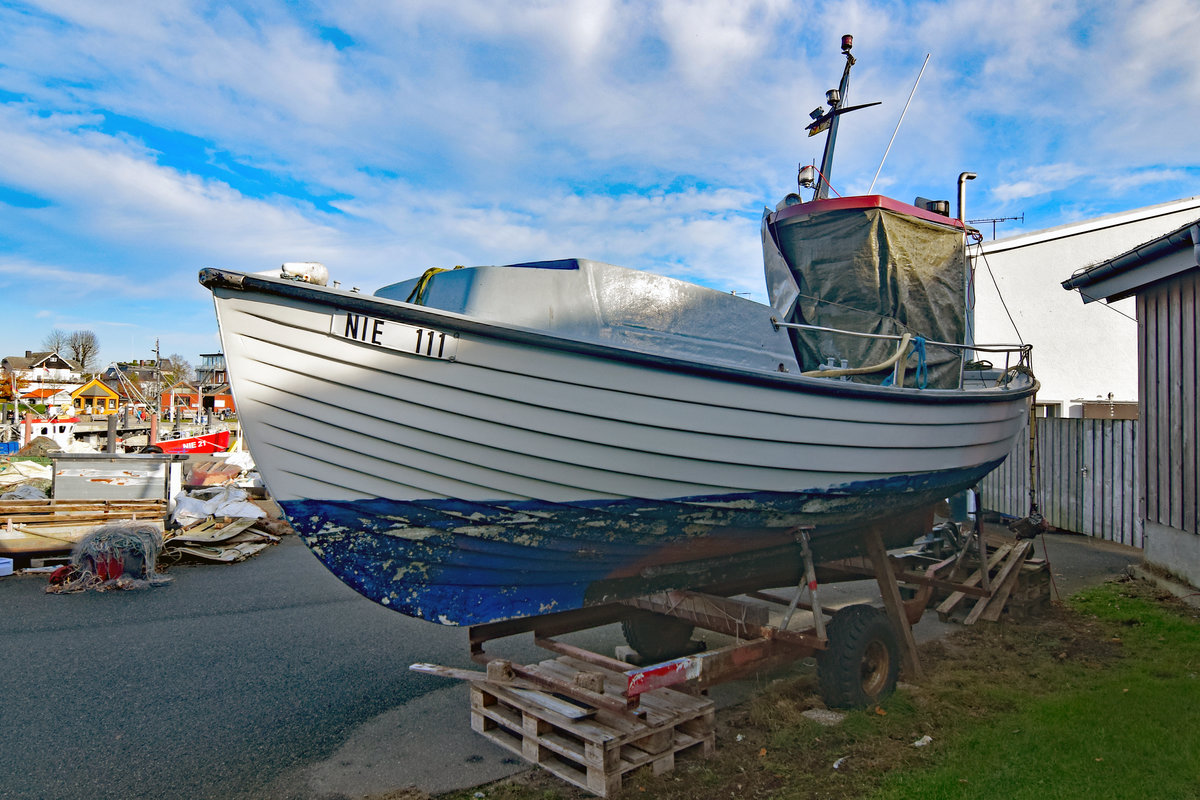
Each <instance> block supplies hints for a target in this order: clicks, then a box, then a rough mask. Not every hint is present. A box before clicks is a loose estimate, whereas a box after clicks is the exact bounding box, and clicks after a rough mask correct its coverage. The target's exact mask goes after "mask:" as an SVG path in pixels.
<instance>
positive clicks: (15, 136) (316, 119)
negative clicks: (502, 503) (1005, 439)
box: [0, 0, 1200, 324]
mask: <svg viewBox="0 0 1200 800" xmlns="http://www.w3.org/2000/svg"><path fill="white" fill-rule="evenodd" d="M322 28H337V29H339V30H340V31H342V32H343V33H344V34H345V36H346V37H348V42H342V41H340V40H339V41H338V45H337V46H335V44H334V43H331V42H327V41H324V40H322V39H321V35H320V30H321V29H322ZM843 33H852V34H854V35H855V40H856V47H855V51H854V52H855V54H856V55H857V57H858V59H859V64H858V66H856V67H855V72H854V84H853V87H852V90H851V102H854V103H858V102H867V101H871V100H883V101H885V105H884V106H881V107H879V108H875V109H870V110H866V111H862V112H857V113H856V114H853V115H851V116H849V117H847V118H846V122H845V123H844V124H843V125H842V128H841V134H840V140H839V153H838V160H837V164H836V165H835V166H836V169H835V172H834V185H835V188H837V189H838V190H839V191H841V192H842V193H850V192H856V191H865V189H866V188H867V185H868V184H869V183H870V178H871V176H872V175H873V174H874V172H875V169H876V167H877V166H878V163H879V159H880V157H881V156H882V154H883V149H884V147H885V146H886V144H887V140H888V137H889V136H890V135H891V132H892V127H893V126H894V123H895V120H896V118H897V116H898V115H899V113H900V110H901V108H902V107H903V104H904V101H905V100H906V98H907V96H908V92H909V90H910V89H911V86H912V81H913V80H914V79H915V78H916V74H917V71H918V69H919V68H920V64H921V61H922V59H923V58H924V55H925V53H927V52H928V53H931V54H932V57H931V60H930V67H929V70H928V71H927V73H926V75H925V77H924V78H923V80H922V84H921V88H920V90H919V91H918V93H917V95H916V97H915V98H914V102H913V107H912V109H911V110H910V111H909V114H908V117H907V118H906V120H905V123H904V127H902V128H901V131H900V133H899V135H898V137H897V141H896V144H895V146H894V147H893V149H892V152H891V153H890V155H889V156H888V162H887V164H886V165H885V167H884V170H883V172H882V174H881V176H880V184H879V186H877V189H880V188H883V187H886V188H887V190H888V191H889V192H890V193H892V194H894V195H895V196H897V197H899V198H900V199H904V200H910V199H911V198H912V196H914V195H916V194H922V195H925V196H932V197H952V195H953V191H954V180H955V177H956V176H957V174H958V173H959V172H960V171H962V170H964V169H969V170H973V171H976V172H978V173H979V174H980V180H979V181H978V182H977V184H976V185H973V186H972V190H973V195H972V202H971V207H972V209H976V208H978V209H979V210H980V213H981V214H984V213H988V212H987V211H986V209H987V206H988V205H989V204H990V205H991V206H997V207H998V208H996V209H992V210H994V211H997V213H999V209H1005V210H1011V211H1013V212H1014V213H1015V212H1016V211H1017V210H1018V209H1021V210H1028V212H1029V216H1030V220H1029V223H1028V224H1029V225H1031V226H1038V225H1039V224H1044V225H1051V224H1056V223H1057V222H1060V221H1062V220H1061V219H1059V218H1058V217H1057V216H1055V215H1064V214H1071V213H1075V212H1074V211H1073V209H1079V208H1087V209H1092V208H1094V209H1095V210H1096V213H1103V212H1105V211H1113V210H1119V209H1120V208H1123V207H1130V206H1132V205H1136V204H1137V203H1139V202H1146V203H1149V202H1157V201H1161V200H1165V199H1171V195H1168V196H1162V193H1164V192H1168V193H1174V196H1183V195H1192V194H1197V193H1198V192H1197V190H1195V189H1194V188H1188V187H1191V186H1192V185H1193V184H1194V181H1195V179H1196V176H1197V175H1200V169H1198V168H1197V161H1196V156H1195V130H1196V128H1197V125H1198V124H1200V48H1196V47H1195V46H1194V42H1196V41H1200V6H1197V5H1196V4H1195V3H1193V2H1189V0H1148V2H1145V3H1134V2H1133V0H1119V2H1116V3H1115V4H1114V3H1100V2H1099V1H1098V0H1094V1H1092V0H1089V1H1088V2H1082V1H1078V0H1055V1H1054V2H1048V3H1047V2H1043V0H1016V1H1015V2H1013V3H1009V4H996V3H992V2H985V0H962V2H958V3H952V4H950V3H945V2H928V0H917V2H913V3H908V4H903V5H900V4H895V3H884V2H879V0H842V1H841V2H833V3H826V4H818V5H817V6H815V7H814V6H813V5H812V4H808V3H801V2H799V1H798V0H749V2H746V3H734V4H730V3H727V2H726V3H720V2H716V0H658V1H657V2H655V1H653V0H562V2H550V1H548V0H537V1H536V2H498V1H497V0H461V2H456V3H450V4H447V3H445V2H442V1H441V0H409V1H408V2H403V3H394V4H393V3H377V2H374V0H341V1H340V2H336V3H335V2H329V0H324V1H323V2H322V1H321V0H318V2H316V3H312V4H306V5H304V6H297V5H295V4H290V3H285V2H279V0H259V1H257V2H255V3H253V4H247V3H240V4H226V5H220V4H218V5H215V6H213V5H209V4H201V3H195V2H187V1H186V0H166V1H164V2H149V1H148V0H137V1H136V2H130V3H122V4H103V3H93V2H85V1H84V0H77V1H76V2H66V1H65V0H60V1H57V2H40V3H36V4H35V5H32V6H30V5H22V6H20V7H19V8H18V7H15V6H9V7H5V8H0V45H2V46H3V47H4V48H5V65H4V66H3V67H0V89H5V90H7V91H9V92H11V93H15V94H18V95H21V96H22V98H21V99H15V100H12V101H10V102H8V103H5V104H3V105H0V148H3V150H4V152H5V155H6V157H5V159H3V160H0V188H2V187H10V188H12V189H16V190H18V191H21V192H25V193H28V194H30V195H33V196H35V197H41V198H44V199H45V200H47V201H49V204H48V205H46V206H44V207H40V208H26V207H6V208H5V214H4V215H3V216H2V217H0V232H3V233H4V234H5V235H6V236H7V237H8V238H9V239H10V240H12V241H14V242H15V243H16V245H15V247H16V249H17V250H19V252H20V253H21V254H22V255H21V257H20V258H18V257H15V256H14V257H13V258H12V259H11V260H10V261H9V262H7V263H10V264H13V263H21V264H26V265H28V266H30V267H31V268H33V269H35V270H41V271H40V272H38V273H37V274H38V275H39V276H40V277H39V280H44V281H46V282H48V283H50V284H52V285H55V286H59V285H61V286H62V287H64V290H66V289H71V288H73V287H74V288H78V289H79V290H80V291H83V290H84V289H87V290H88V291H94V292H105V291H109V287H111V286H112V285H113V283H114V281H113V279H114V278H119V279H121V280H122V281H123V282H124V283H126V284H131V285H132V288H130V289H129V290H128V291H129V296H131V297H134V298H135V299H138V298H142V299H146V300H149V299H152V298H154V297H181V298H184V299H185V300H186V302H188V303H192V304H193V306H189V308H198V309H199V311H197V312H195V313H196V315H197V316H198V317H205V316H206V315H209V314H210V311H208V310H207V309H206V308H205V307H204V300H205V298H204V292H203V291H202V290H201V289H200V287H198V286H197V285H196V282H195V270H196V269H197V268H198V267H199V266H204V265H220V266H230V267H234V268H245V269H263V268H268V267H270V266H273V265H274V264H275V263H277V262H279V261H282V260H285V259H286V260H292V259H306V258H314V259H319V260H325V261H327V262H328V263H329V264H330V266H331V268H332V269H333V270H334V272H335V273H336V274H340V275H345V276H347V278H346V282H350V281H353V282H356V283H357V284H359V285H363V286H364V287H367V286H373V285H378V284H380V283H384V282H390V281H392V280H396V279H399V278H403V277H408V276H410V275H412V274H416V273H417V272H419V271H421V270H422V269H424V268H425V267H428V266H435V265H437V266H445V265H452V264H454V263H487V262H492V263H495V262H504V261H512V260H528V259H536V258H554V257H564V256H585V257H592V258H599V259H602V260H609V261H613V262H615V263H621V264H625V265H628V266H635V267H647V268H652V269H655V270H658V271H662V272H669V273H672V274H678V275H683V276H688V277H694V278H698V279H701V280H704V281H707V282H710V283H711V284H713V285H714V286H718V287H720V288H736V289H737V290H738V291H745V290H752V291H755V292H760V293H761V291H762V278H761V262H760V256H759V252H758V250H759V240H758V221H757V217H758V212H759V210H760V209H761V207H762V206H763V205H764V204H766V205H772V206H773V205H774V203H775V202H776V200H778V198H779V197H780V196H782V194H784V193H785V192H787V191H790V190H792V189H793V188H794V179H795V177H794V176H795V168H796V163H797V162H798V161H804V162H808V161H809V160H813V159H816V158H819V156H820V148H821V145H822V139H820V138H817V139H808V138H807V137H806V136H805V135H804V132H803V126H804V125H805V124H806V123H807V121H808V119H807V112H808V110H809V109H810V108H812V107H813V106H814V105H816V104H817V102H818V101H820V100H821V99H822V98H823V94H824V91H825V89H827V88H830V87H831V86H834V85H836V83H837V79H838V77H839V76H840V74H841V68H842V63H843V60H842V58H841V56H840V54H839V50H838V40H839V37H840V35H841V34H843ZM343 45H346V46H343ZM339 47H340V48H341V49H339ZM176 132H178V133H179V134H183V135H184V136H185V137H186V138H181V137H178V136H176ZM1089 196H1091V198H1095V197H1099V198H1100V200H1099V201H1097V202H1095V203H1090V202H1088V200H1089ZM976 197H977V198H978V199H975V198H976ZM1142 198H1146V199H1145V200H1142ZM2 200H3V195H0V201H2ZM1105 203H1107V204H1109V205H1105ZM1112 204H1116V205H1115V206H1114V205H1112ZM330 208H332V209H333V210H332V211H330V210H328V209H330ZM1038 219H1041V220H1042V222H1041V223H1038V222H1037V221H1036V220H1038ZM76 275H77V276H78V278H77V279H76V278H73V277H72V276H76ZM0 276H2V277H0V279H2V280H11V279H13V278H15V277H16V273H14V272H12V271H11V270H10V271H5V270H4V268H3V267H0ZM119 291H120V289H112V292H113V296H116V295H117V294H118V293H119ZM36 307H37V308H44V306H43V305H37V306H36ZM72 313H73V314H74V312H72ZM75 317H76V318H83V317H82V315H78V314H76V315H75ZM109 319H113V317H109ZM197 324H210V323H207V322H206V323H197Z"/></svg>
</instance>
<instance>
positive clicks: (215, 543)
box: [166, 472, 291, 563]
mask: <svg viewBox="0 0 1200 800" xmlns="http://www.w3.org/2000/svg"><path fill="white" fill-rule="evenodd" d="M193 474H194V473H193ZM208 474H212V473H211V472H209V473H208ZM171 522H172V524H173V525H174V526H176V527H178V528H179V530H178V531H177V532H175V533H174V534H172V535H171V536H170V538H169V539H168V541H167V545H166V546H167V551H168V554H169V555H170V556H172V557H173V558H177V559H179V558H184V557H187V556H192V557H195V558H200V559H204V560H206V561H223V562H226V563H229V562H233V561H241V560H242V559H244V558H249V557H250V556H252V555H254V554H255V553H258V552H259V551H261V550H263V549H265V548H267V547H270V546H271V545H272V544H275V543H276V542H278V541H279V537H280V536H281V535H283V534H285V533H288V532H290V530H291V529H290V528H289V527H288V526H287V523H285V522H283V520H281V519H271V518H270V516H269V515H268V514H267V512H266V511H264V510H263V507H262V506H261V505H259V504H258V503H255V502H254V501H252V500H250V496H249V494H248V493H247V492H246V490H245V489H242V488H239V487H237V486H235V485H233V484H232V483H227V484H225V485H223V486H210V487H207V488H203V489H195V490H193V491H191V492H181V493H180V494H179V495H177V496H176V498H175V511H174V513H173V514H172V515H171Z"/></svg>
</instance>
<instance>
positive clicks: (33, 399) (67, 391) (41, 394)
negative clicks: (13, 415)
mask: <svg viewBox="0 0 1200 800" xmlns="http://www.w3.org/2000/svg"><path fill="white" fill-rule="evenodd" d="M74 388H77V387H74V386H72V387H70V388H63V389H58V388H52V387H42V388H40V389H32V390H30V391H27V392H25V393H24V394H22V395H21V402H22V403H24V404H26V405H30V406H45V407H46V415H47V416H50V417H54V416H59V415H62V414H66V415H68V416H70V414H71V413H72V411H73V409H72V407H71V405H72V403H73V402H74V398H72V397H71V389H74Z"/></svg>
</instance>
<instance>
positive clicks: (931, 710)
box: [448, 582, 1200, 800]
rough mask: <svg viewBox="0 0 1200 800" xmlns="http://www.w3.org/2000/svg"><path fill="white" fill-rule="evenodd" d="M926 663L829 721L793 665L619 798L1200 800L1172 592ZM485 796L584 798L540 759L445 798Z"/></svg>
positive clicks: (1199, 724) (1193, 640)
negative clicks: (867, 704) (867, 703)
mask: <svg viewBox="0 0 1200 800" xmlns="http://www.w3.org/2000/svg"><path fill="white" fill-rule="evenodd" d="M922 660H923V663H924V666H925V668H926V671H927V676H926V680H925V681H923V682H922V684H921V685H920V686H909V685H902V686H901V688H900V690H899V691H898V692H897V693H896V694H895V695H894V696H893V697H892V698H891V699H889V700H888V702H887V703H886V704H884V705H883V706H882V707H880V708H878V709H871V710H867V711H860V712H852V713H850V714H848V715H847V716H846V718H845V720H844V721H843V722H842V723H841V724H839V725H836V726H833V727H825V726H823V725H821V724H818V723H816V722H814V721H812V720H810V719H808V718H806V717H804V716H803V713H802V712H804V711H805V710H807V709H809V708H817V707H821V703H820V700H819V699H818V697H817V690H816V675H815V672H814V670H813V669H812V668H811V667H804V666H801V667H798V668H796V669H794V670H793V671H791V672H790V673H788V674H786V675H785V676H784V677H782V678H779V679H777V680H775V681H774V682H772V683H771V684H769V685H768V686H767V687H765V688H764V690H763V691H762V692H760V693H759V694H758V696H756V698H755V699H754V700H753V701H752V702H751V703H749V704H748V705H746V706H743V707H740V708H737V709H731V710H726V711H723V712H721V713H719V714H718V722H719V725H720V727H719V730H718V738H717V753H716V755H715V756H714V757H713V758H711V759H708V760H704V761H693V762H690V763H689V762H686V761H685V762H681V763H680V764H679V765H677V767H676V770H675V771H674V772H672V773H670V774H667V775H663V776H659V777H653V776H650V775H648V774H647V775H641V774H639V775H635V776H634V777H632V778H631V779H629V780H627V782H626V788H625V790H624V792H623V793H622V795H621V796H622V797H625V798H634V797H639V798H643V797H653V798H665V799H666V800H693V798H697V797H702V798H725V797H733V798H763V799H764V800H766V799H767V798H770V799H771V800H792V799H793V798H795V799H796V800H801V799H803V800H817V798H870V800H899V799H900V798H904V799H905V800H908V799H909V798H922V800H938V799H939V798H947V799H949V798H954V800H959V799H960V798H962V799H965V800H969V799H970V798H980V799H981V800H982V799H983V798H988V799H989V800H991V799H992V798H1013V799H1014V800H1020V799H1021V798H1031V799H1032V798H1037V800H1047V799H1050V798H1053V799H1054V800H1059V799H1060V798H1061V799H1063V800H1069V799H1070V798H1081V800H1101V799H1102V798H1103V799H1105V800H1107V799H1108V798H1115V799H1119V798H1136V799H1137V800H1144V799H1145V798H1148V797H1153V798H1156V800H1157V798H1165V799H1168V800H1173V799H1175V798H1179V800H1187V799H1189V798H1191V799H1193V800H1200V614H1198V613H1197V612H1196V611H1195V610H1193V609H1191V608H1189V607H1187V606H1185V605H1182V604H1180V603H1179V602H1178V601H1175V600H1174V599H1173V598H1170V597H1168V596H1165V595H1160V594H1159V593H1158V592H1157V591H1156V590H1154V589H1152V588H1150V587H1148V586H1146V585H1145V584H1141V583H1136V582H1125V583H1110V584H1105V585H1103V586H1100V587H1097V588H1095V589H1090V590H1088V591H1086V592H1083V593H1081V594H1079V595H1076V596H1075V597H1073V598H1071V600H1070V601H1069V602H1068V604H1067V605H1066V606H1063V607H1056V608H1055V609H1053V610H1052V611H1051V612H1049V613H1048V614H1047V615H1046V616H1045V617H1044V618H1042V619H1038V620H1034V621H1032V622H1028V623H1019V624H1018V623H1011V622H1009V623H1004V624H1000V625H979V626H975V627H971V628H963V629H962V630H960V631H957V632H955V633H954V634H952V635H951V636H949V637H946V638H945V639H943V640H940V641H937V642H931V643H929V644H927V645H925V646H924V647H923V648H922ZM923 736H929V737H931V738H932V742H931V743H930V744H929V745H928V746H925V747H919V748H918V747H914V746H913V745H914V742H916V741H917V740H919V739H921V737H923ZM835 764H836V765H837V767H836V768H835V766H834V765H835ZM476 792H482V794H483V795H484V796H485V797H487V798H490V799H491V800H568V799H573V798H582V797H587V796H589V795H586V794H584V793H583V792H579V791H576V790H574V789H573V788H571V787H568V786H566V785H565V784H562V783H559V782H557V781H555V780H554V779H553V778H551V777H550V776H547V775H544V774H541V773H539V772H536V771H535V772H531V773H526V774H524V775H522V776H518V777H517V778H516V779H514V780H510V781H504V782H501V783H498V784H494V785H490V786H487V787H481V788H479V789H473V790H469V791H465V792H459V793H454V794H451V795H448V797H450V798H453V799H454V800H460V799H461V800H466V799H467V798H473V797H475V795H476Z"/></svg>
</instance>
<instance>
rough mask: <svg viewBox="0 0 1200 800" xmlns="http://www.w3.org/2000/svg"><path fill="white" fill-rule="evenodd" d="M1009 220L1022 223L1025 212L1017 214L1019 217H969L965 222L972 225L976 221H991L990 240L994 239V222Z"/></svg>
mask: <svg viewBox="0 0 1200 800" xmlns="http://www.w3.org/2000/svg"><path fill="white" fill-rule="evenodd" d="M1009 220H1016V221H1018V222H1022V223H1023V222H1025V212H1024V211H1022V212H1021V216H1019V217H995V218H993V219H969V220H967V223H968V224H970V225H974V224H975V223H976V222H990V223H992V241H995V240H996V223H997V222H1008V221H1009Z"/></svg>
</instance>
